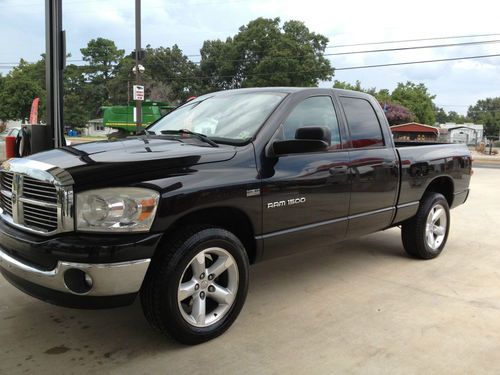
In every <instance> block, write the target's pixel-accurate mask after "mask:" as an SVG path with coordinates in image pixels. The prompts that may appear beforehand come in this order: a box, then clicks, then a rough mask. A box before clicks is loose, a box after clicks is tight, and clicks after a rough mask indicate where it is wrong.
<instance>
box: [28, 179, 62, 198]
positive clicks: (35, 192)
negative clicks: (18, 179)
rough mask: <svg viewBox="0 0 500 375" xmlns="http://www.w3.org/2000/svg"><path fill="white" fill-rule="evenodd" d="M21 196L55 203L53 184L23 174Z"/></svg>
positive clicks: (55, 193) (55, 191) (55, 195)
mask: <svg viewBox="0 0 500 375" xmlns="http://www.w3.org/2000/svg"><path fill="white" fill-rule="evenodd" d="M22 196H23V197H25V198H29V199H36V200H41V201H44V202H51V203H57V190H56V187H55V186H54V185H52V184H51V183H49V182H45V181H40V180H35V179H34V178H31V177H27V176H24V179H23V193H22Z"/></svg>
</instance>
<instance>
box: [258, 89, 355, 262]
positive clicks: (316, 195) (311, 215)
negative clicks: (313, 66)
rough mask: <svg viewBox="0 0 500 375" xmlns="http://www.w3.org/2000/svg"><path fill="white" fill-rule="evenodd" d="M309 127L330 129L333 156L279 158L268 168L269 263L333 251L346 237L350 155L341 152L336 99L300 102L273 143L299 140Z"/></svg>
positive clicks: (315, 98)
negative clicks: (313, 250) (315, 251)
mask: <svg viewBox="0 0 500 375" xmlns="http://www.w3.org/2000/svg"><path fill="white" fill-rule="evenodd" d="M307 126H322V127H328V128H330V130H331V145H330V147H329V148H328V150H325V151H322V152H309V153H307V152H306V153H294V154H287V155H280V156H279V157H277V158H270V159H268V160H266V161H265V162H264V164H263V171H261V176H262V197H263V228H264V234H263V236H262V237H263V239H264V258H271V257H276V256H283V255H287V254H290V253H293V252H297V251H301V250H306V249H311V248H318V247H324V246H330V245H331V244H332V243H333V242H335V241H336V240H341V239H343V238H344V236H345V234H346V230H347V216H348V211H349V195H350V183H349V176H348V165H349V154H348V152H347V151H344V149H343V148H342V141H341V133H340V131H339V124H338V121H337V116H336V113H335V109H334V105H333V102H332V98H331V97H330V96H328V95H321V96H313V97H309V98H306V99H304V100H302V101H301V102H299V103H298V104H297V105H296V106H295V107H294V108H292V109H291V111H290V113H289V114H288V116H287V117H286V120H285V121H284V122H283V125H282V131H281V132H279V134H278V138H275V139H273V140H272V141H274V140H276V139H280V140H283V139H284V140H288V139H294V137H295V132H296V130H297V129H298V128H301V127H307ZM272 141H271V142H272Z"/></svg>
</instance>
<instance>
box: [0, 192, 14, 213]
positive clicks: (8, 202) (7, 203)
mask: <svg viewBox="0 0 500 375" xmlns="http://www.w3.org/2000/svg"><path fill="white" fill-rule="evenodd" d="M1 204H2V209H3V210H4V211H5V213H6V214H7V215H9V216H12V199H11V198H10V197H8V196H6V195H4V194H2V200H1Z"/></svg>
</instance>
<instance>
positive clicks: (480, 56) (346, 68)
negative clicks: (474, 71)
mask: <svg viewBox="0 0 500 375" xmlns="http://www.w3.org/2000/svg"><path fill="white" fill-rule="evenodd" d="M492 57H500V54H491V55H475V56H462V57H450V58H446V59H433V60H419V61H404V62H397V63H386V64H372V65H359V66H347V67H340V68H334V71H338V70H340V71H341V70H354V69H369V68H383V67H390V66H402V65H415V64H428V63H436V62H446V61H459V60H472V59H486V58H492ZM84 66H85V65H84ZM115 66H116V65H115ZM14 67H15V66H0V69H10V68H14ZM314 72H318V73H319V72H322V70H302V71H293V72H279V73H286V74H293V73H314ZM274 74H276V72H273V73H254V74H247V75H245V77H253V76H269V75H274ZM217 77H219V78H232V77H234V76H233V75H218V76H217ZM166 78H167V79H170V80H179V79H186V80H193V79H209V78H213V76H193V77H188V76H180V75H179V76H175V77H166Z"/></svg>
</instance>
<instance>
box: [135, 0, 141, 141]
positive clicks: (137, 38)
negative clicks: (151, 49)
mask: <svg viewBox="0 0 500 375" xmlns="http://www.w3.org/2000/svg"><path fill="white" fill-rule="evenodd" d="M141 52H142V50H141V0H135V74H136V84H137V86H139V85H140V84H141V71H140V69H139V62H140V60H141V55H142V53H141ZM134 99H135V116H136V117H135V119H136V126H137V129H136V134H139V131H140V129H141V125H142V100H138V99H137V98H134Z"/></svg>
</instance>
